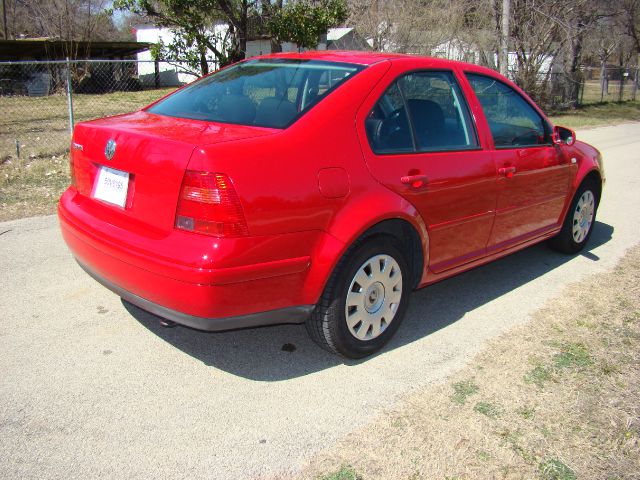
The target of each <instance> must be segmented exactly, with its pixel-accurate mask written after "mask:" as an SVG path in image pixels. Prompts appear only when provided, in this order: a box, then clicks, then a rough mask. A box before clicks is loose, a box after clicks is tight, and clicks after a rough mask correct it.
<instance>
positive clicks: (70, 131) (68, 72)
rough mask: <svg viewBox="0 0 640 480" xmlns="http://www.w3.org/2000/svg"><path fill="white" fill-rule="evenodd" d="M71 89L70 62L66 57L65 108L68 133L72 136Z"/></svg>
mask: <svg viewBox="0 0 640 480" xmlns="http://www.w3.org/2000/svg"><path fill="white" fill-rule="evenodd" d="M72 90H73V88H72V85H71V61H70V60H69V57H67V107H68V108H69V133H70V134H72V135H73V125H74V122H73V92H72Z"/></svg>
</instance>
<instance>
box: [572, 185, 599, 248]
mask: <svg viewBox="0 0 640 480" xmlns="http://www.w3.org/2000/svg"><path fill="white" fill-rule="evenodd" d="M595 205H596V202H595V198H594V197H593V193H591V190H587V191H585V192H584V193H583V194H582V195H581V196H580V199H579V200H578V203H577V205H576V209H575V210H574V212H573V230H572V233H573V240H574V241H575V242H576V243H580V242H582V241H583V240H584V239H585V238H586V237H587V235H588V234H589V230H591V223H592V222H593V214H594V212H595Z"/></svg>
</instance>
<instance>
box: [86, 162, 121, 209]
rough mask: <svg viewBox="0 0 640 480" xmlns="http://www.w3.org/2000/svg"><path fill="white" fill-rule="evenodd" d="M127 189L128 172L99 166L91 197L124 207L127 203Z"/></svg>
mask: <svg viewBox="0 0 640 480" xmlns="http://www.w3.org/2000/svg"><path fill="white" fill-rule="evenodd" d="M128 189H129V173H128V172H122V171H120V170H115V169H113V168H109V167H104V166H101V167H100V171H99V172H98V177H97V179H96V183H95V186H94V188H93V197H94V198H97V199H98V200H102V201H103V202H108V203H111V204H113V205H118V206H119V207H121V208H124V205H125V204H126V203H127V190H128Z"/></svg>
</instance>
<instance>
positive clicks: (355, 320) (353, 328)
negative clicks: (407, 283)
mask: <svg viewBox="0 0 640 480" xmlns="http://www.w3.org/2000/svg"><path fill="white" fill-rule="evenodd" d="M401 298H402V272H401V270H400V265H398V262H396V261H395V259H394V258H393V257H391V256H390V255H376V256H374V257H371V258H370V259H369V260H367V261H366V262H364V263H363V264H362V265H361V266H360V268H359V269H358V270H357V271H356V274H355V275H354V277H353V280H351V284H350V285H349V290H348V293H347V299H346V302H345V307H344V308H345V312H344V314H345V318H346V320H347V326H348V328H349V332H351V334H352V335H353V336H354V337H356V338H357V339H358V340H365V341H366V340H373V339H374V338H376V337H379V336H380V335H381V334H382V332H384V331H385V330H386V329H387V327H388V326H389V324H390V323H391V321H392V320H393V318H394V317H395V315H396V312H397V311H398V307H399V306H400V299H401Z"/></svg>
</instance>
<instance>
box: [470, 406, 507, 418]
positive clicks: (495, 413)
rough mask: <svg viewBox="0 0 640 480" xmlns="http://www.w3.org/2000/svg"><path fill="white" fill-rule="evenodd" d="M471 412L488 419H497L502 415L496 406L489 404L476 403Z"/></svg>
mask: <svg viewBox="0 0 640 480" xmlns="http://www.w3.org/2000/svg"><path fill="white" fill-rule="evenodd" d="M473 411H474V412H477V413H479V414H481V415H484V416H485V417H489V418H497V417H499V416H500V415H501V414H502V409H501V408H500V407H499V406H498V405H495V404H493V403H489V402H478V403H476V404H475V406H474V407H473Z"/></svg>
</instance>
